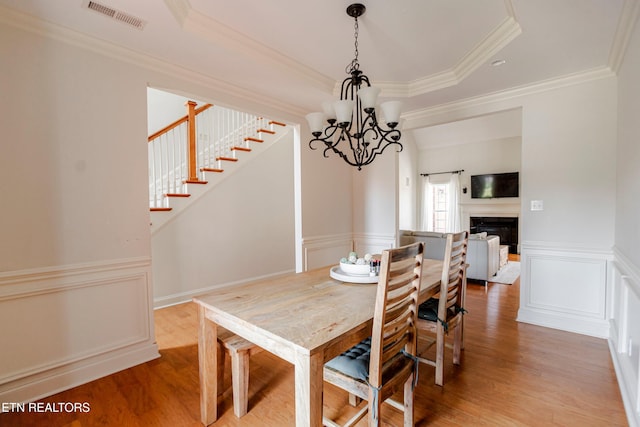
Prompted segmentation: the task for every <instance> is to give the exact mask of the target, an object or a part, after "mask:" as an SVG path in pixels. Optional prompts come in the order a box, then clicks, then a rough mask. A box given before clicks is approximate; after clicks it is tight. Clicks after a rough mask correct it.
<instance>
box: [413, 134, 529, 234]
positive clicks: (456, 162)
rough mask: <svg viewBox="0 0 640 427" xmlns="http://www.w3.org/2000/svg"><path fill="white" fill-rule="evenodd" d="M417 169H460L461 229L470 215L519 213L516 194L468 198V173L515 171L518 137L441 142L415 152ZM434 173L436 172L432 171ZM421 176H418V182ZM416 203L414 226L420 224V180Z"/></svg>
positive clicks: (469, 183)
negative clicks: (465, 141)
mask: <svg viewBox="0 0 640 427" xmlns="http://www.w3.org/2000/svg"><path fill="white" fill-rule="evenodd" d="M418 156H419V157H418V172H419V173H436V172H444V171H452V170H464V172H463V173H462V174H460V188H461V189H462V188H464V187H466V188H467V193H466V194H464V193H462V194H460V204H461V221H462V226H463V228H464V229H466V230H468V229H469V218H470V217H471V216H506V217H511V216H516V217H518V216H519V214H520V198H518V197H509V198H503V199H472V198H471V175H479V174H485V173H501V172H519V171H520V167H521V165H520V163H521V160H520V158H521V138H519V137H514V138H502V139H496V140H490V141H481V142H473V143H467V144H459V145H453V146H441V147H436V148H431V149H426V150H420V151H419V152H418ZM436 177H438V175H436ZM421 181H422V177H420V182H421ZM418 188H419V190H418V191H419V194H418V198H417V200H418V203H417V205H416V209H417V211H418V212H417V217H418V218H419V222H418V227H419V226H420V224H422V215H421V212H422V209H421V206H422V203H423V198H422V184H420V185H419V186H418Z"/></svg>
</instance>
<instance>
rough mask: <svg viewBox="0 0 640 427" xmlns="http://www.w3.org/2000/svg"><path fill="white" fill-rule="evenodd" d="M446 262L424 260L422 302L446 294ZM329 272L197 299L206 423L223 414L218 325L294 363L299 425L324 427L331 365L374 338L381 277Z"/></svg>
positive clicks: (202, 407) (284, 278) (202, 410)
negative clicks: (350, 277) (347, 277)
mask: <svg viewBox="0 0 640 427" xmlns="http://www.w3.org/2000/svg"><path fill="white" fill-rule="evenodd" d="M442 264H443V263H442V261H439V260H431V259H425V261H424V263H423V267H422V277H421V286H420V297H419V298H420V302H422V301H425V300H427V299H428V298H430V297H432V296H434V295H436V294H437V293H438V292H439V291H440V286H439V285H440V277H441V274H442ZM330 269H331V266H328V267H322V268H316V269H313V270H309V271H305V272H302V273H287V274H283V275H278V276H276V277H270V278H266V279H260V280H256V281H251V282H249V283H246V284H240V285H234V286H229V287H223V288H219V289H216V290H213V291H211V292H208V293H206V294H204V295H202V296H198V297H195V298H193V301H194V302H195V303H196V305H197V307H198V322H199V323H198V360H199V374H200V416H201V421H202V423H203V424H204V425H205V426H208V425H210V424H213V423H214V422H215V421H216V420H217V418H218V408H217V396H218V387H220V386H221V385H220V384H218V383H217V381H218V373H217V367H218V363H217V362H218V361H217V357H219V355H218V354H217V351H216V348H217V328H218V326H220V327H223V328H225V329H227V330H229V331H231V332H233V333H235V334H237V335H239V336H241V337H243V338H245V339H246V340H248V341H250V342H252V343H254V344H256V345H258V346H260V347H262V348H263V349H265V350H267V351H270V352H271V353H273V354H275V355H276V356H279V357H280V358H282V359H284V360H286V361H288V362H289V363H291V364H293V365H294V381H295V384H294V386H295V425H296V426H298V427H301V426H305V427H306V426H313V427H319V426H322V390H323V367H324V364H325V362H327V361H329V360H331V359H332V358H334V357H335V356H337V355H339V354H340V353H342V352H343V351H345V350H347V349H348V348H350V347H351V346H353V345H355V344H357V343H358V342H360V341H361V340H363V339H365V338H366V337H368V336H370V335H371V330H372V325H373V314H374V306H375V299H376V287H377V282H376V283H351V282H348V281H343V280H337V279H335V278H333V277H331V276H332V275H331V274H330Z"/></svg>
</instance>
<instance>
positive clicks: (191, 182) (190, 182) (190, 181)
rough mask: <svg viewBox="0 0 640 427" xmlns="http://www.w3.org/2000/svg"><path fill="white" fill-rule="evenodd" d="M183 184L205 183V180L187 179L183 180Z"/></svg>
mask: <svg viewBox="0 0 640 427" xmlns="http://www.w3.org/2000/svg"><path fill="white" fill-rule="evenodd" d="M185 184H207V181H200V180H197V181H194V180H191V179H187V180H186V181H185Z"/></svg>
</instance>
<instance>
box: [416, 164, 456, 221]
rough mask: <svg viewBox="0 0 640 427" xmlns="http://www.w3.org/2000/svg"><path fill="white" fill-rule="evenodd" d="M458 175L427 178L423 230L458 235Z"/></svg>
mask: <svg viewBox="0 0 640 427" xmlns="http://www.w3.org/2000/svg"><path fill="white" fill-rule="evenodd" d="M459 192H460V180H459V178H458V174H457V173H456V174H452V175H449V176H447V175H445V176H440V175H438V176H435V177H430V176H427V177H426V178H425V180H424V192H423V193H422V194H423V203H422V230H424V231H435V232H438V233H456V232H458V231H460V230H461V227H460V199H459V197H460V196H459Z"/></svg>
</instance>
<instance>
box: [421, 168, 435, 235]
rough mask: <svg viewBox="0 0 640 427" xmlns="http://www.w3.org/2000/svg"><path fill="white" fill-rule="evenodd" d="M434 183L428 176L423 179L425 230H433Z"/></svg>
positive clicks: (423, 226)
mask: <svg viewBox="0 0 640 427" xmlns="http://www.w3.org/2000/svg"><path fill="white" fill-rule="evenodd" d="M432 200H433V184H431V180H430V179H429V177H428V176H425V177H424V179H423V180H422V228H421V230H423V231H433V204H432Z"/></svg>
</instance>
